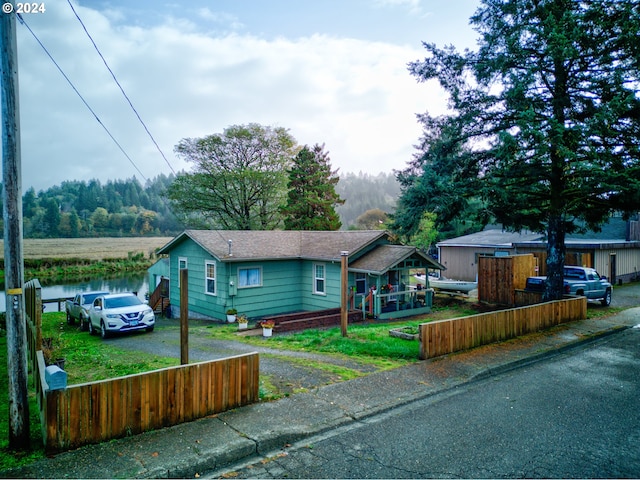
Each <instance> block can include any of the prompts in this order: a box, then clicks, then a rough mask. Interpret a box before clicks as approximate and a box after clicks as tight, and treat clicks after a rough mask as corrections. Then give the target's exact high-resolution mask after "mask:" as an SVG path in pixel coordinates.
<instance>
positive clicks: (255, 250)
mask: <svg viewBox="0 0 640 480" xmlns="http://www.w3.org/2000/svg"><path fill="white" fill-rule="evenodd" d="M386 235H387V233H386V232H384V231H380V230H356V231H353V230H351V231H337V232H309V231H293V230H185V231H184V232H183V233H181V234H180V235H178V236H177V237H176V238H174V239H173V240H172V241H171V242H169V243H168V244H167V245H165V246H164V247H162V248H161V249H160V250H159V253H169V251H170V250H171V249H172V248H173V247H174V246H175V245H177V244H178V243H180V242H182V241H183V240H185V239H186V238H191V239H192V240H193V241H194V242H196V243H197V244H198V245H200V246H201V247H202V248H203V249H205V250H206V251H207V252H209V253H210V254H212V255H213V256H215V257H216V258H218V259H219V260H222V261H240V260H276V259H285V258H309V259H318V260H320V259H323V260H324V259H326V260H332V259H336V258H340V252H341V251H348V252H349V253H350V254H353V253H356V252H358V251H359V250H361V249H362V248H364V247H366V246H367V245H370V244H371V243H373V242H375V241H376V240H378V239H380V238H383V237H385V236H386ZM229 241H231V243H229ZM229 252H231V255H229Z"/></svg>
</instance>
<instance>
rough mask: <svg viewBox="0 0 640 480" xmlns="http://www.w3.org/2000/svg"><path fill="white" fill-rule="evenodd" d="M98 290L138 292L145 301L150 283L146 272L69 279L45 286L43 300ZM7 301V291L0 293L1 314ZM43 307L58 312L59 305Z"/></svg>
mask: <svg viewBox="0 0 640 480" xmlns="http://www.w3.org/2000/svg"><path fill="white" fill-rule="evenodd" d="M96 290H104V291H107V292H111V293H121V292H136V293H137V294H138V297H139V298H140V299H141V300H144V299H145V295H146V294H147V293H148V292H149V282H148V278H147V274H146V273H145V272H142V273H131V274H127V275H122V276H118V277H113V278H103V277H100V278H93V279H89V280H84V281H74V280H73V279H67V280H65V281H61V282H60V283H56V284H52V285H47V286H43V287H42V300H43V301H44V300H47V299H53V298H63V297H64V298H67V297H73V296H75V294H76V293H78V292H87V291H96ZM6 299H7V297H6V295H5V291H4V290H2V291H0V312H4V311H5V302H6ZM43 305H44V311H45V312H56V311H58V304H57V303H47V304H44V303H43ZM62 310H64V303H63V304H62Z"/></svg>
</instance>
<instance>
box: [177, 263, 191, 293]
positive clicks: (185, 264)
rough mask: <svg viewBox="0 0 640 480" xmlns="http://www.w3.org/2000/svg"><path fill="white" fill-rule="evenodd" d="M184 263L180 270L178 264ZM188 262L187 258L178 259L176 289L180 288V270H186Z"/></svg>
mask: <svg viewBox="0 0 640 480" xmlns="http://www.w3.org/2000/svg"><path fill="white" fill-rule="evenodd" d="M182 262H184V268H180V264H181V263H182ZM188 268H189V260H188V259H187V257H178V287H180V270H188Z"/></svg>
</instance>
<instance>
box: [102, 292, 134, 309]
mask: <svg viewBox="0 0 640 480" xmlns="http://www.w3.org/2000/svg"><path fill="white" fill-rule="evenodd" d="M140 304H142V302H141V301H140V299H139V298H138V297H136V296H135V295H127V296H126V297H115V298H105V299H104V305H105V307H104V308H121V307H130V306H132V305H140Z"/></svg>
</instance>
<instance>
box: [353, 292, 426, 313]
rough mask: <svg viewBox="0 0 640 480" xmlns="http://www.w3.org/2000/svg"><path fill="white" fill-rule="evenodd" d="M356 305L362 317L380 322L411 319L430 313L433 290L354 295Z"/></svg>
mask: <svg viewBox="0 0 640 480" xmlns="http://www.w3.org/2000/svg"><path fill="white" fill-rule="evenodd" d="M358 300H359V303H358ZM356 303H357V305H360V306H361V310H362V317H363V318H366V317H367V316H369V317H373V318H378V319H381V320H386V319H395V318H403V317H412V316H414V315H422V314H427V313H431V307H432V306H433V289H431V288H429V289H427V290H415V289H409V290H402V291H399V292H393V293H380V294H376V293H375V291H373V292H371V293H370V294H368V295H360V298H359V299H358V295H356Z"/></svg>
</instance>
